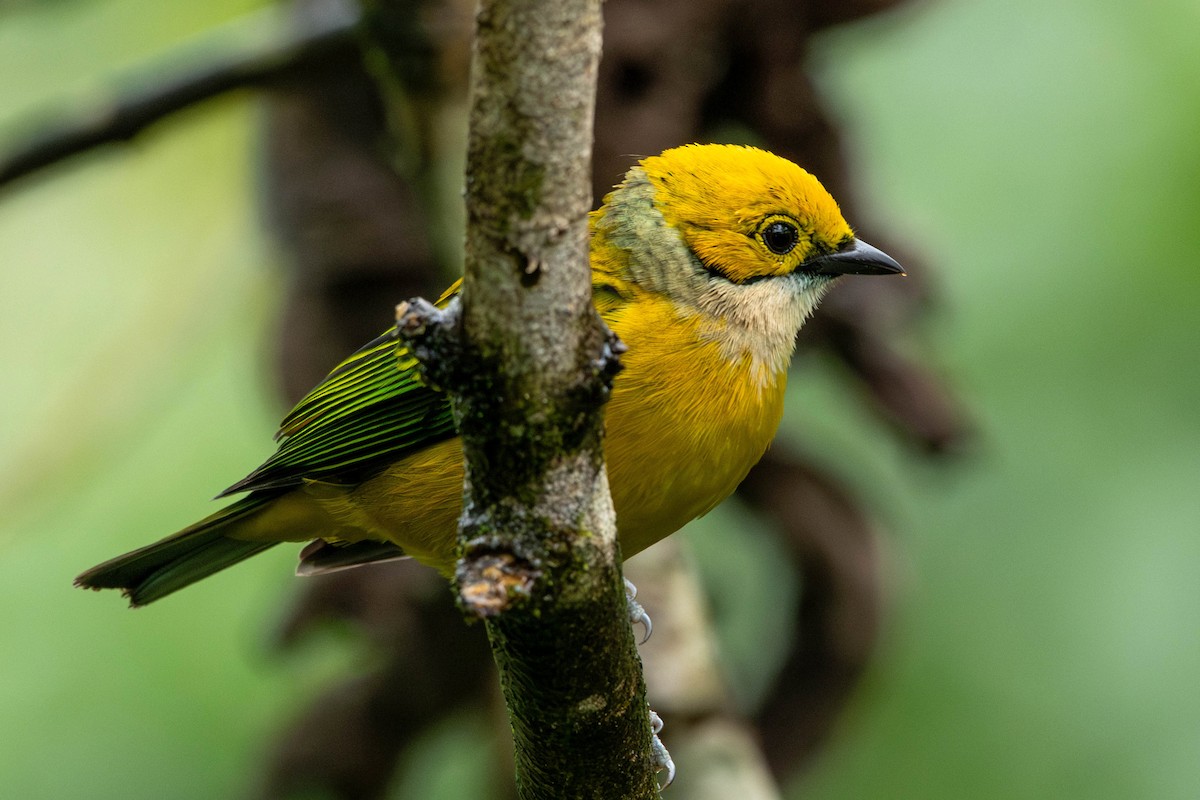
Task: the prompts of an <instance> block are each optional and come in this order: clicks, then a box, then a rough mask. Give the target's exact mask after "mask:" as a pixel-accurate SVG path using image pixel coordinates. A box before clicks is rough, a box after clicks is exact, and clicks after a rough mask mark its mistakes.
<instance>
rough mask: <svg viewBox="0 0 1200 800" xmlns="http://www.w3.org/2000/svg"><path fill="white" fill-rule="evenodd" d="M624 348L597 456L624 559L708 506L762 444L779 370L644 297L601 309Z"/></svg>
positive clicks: (780, 389)
mask: <svg viewBox="0 0 1200 800" xmlns="http://www.w3.org/2000/svg"><path fill="white" fill-rule="evenodd" d="M605 317H606V319H607V321H608V323H609V325H610V326H611V327H612V328H613V330H614V331H615V332H616V333H617V335H618V336H620V337H621V339H622V340H623V341H624V342H625V343H626V344H628V345H629V351H628V352H627V353H626V354H625V355H624V356H623V363H624V365H625V369H624V371H623V372H622V373H621V374H620V375H619V376H618V378H617V381H616V385H615V386H614V388H613V395H612V399H611V400H610V402H609V404H608V409H607V411H606V416H605V429H606V434H607V435H606V440H605V458H606V462H607V465H608V474H609V485H610V486H611V487H612V495H613V504H614V506H615V508H616V512H617V528H618V530H619V533H620V538H621V551H622V553H623V555H624V556H625V557H629V556H631V555H633V554H635V553H637V552H639V551H641V550H643V549H645V548H646V547H648V546H649V545H651V544H653V543H654V542H656V541H658V540H659V539H661V538H663V537H664V536H667V535H668V534H670V533H673V532H674V531H676V530H678V529H679V528H681V527H682V526H683V525H685V524H687V523H688V522H689V521H691V520H692V519H695V518H696V517H698V516H700V515H702V514H704V513H707V512H708V511H710V510H711V509H712V508H713V507H714V506H715V505H717V504H718V503H720V502H721V501H722V500H724V499H725V498H726V497H727V496H728V495H729V494H730V493H731V492H732V491H733V490H734V489H735V488H736V487H737V485H738V484H739V483H740V482H741V481H742V479H743V478H744V477H745V476H746V473H747V472H749V470H750V468H751V467H752V466H753V465H754V464H755V462H757V461H758V459H759V458H760V457H761V456H762V454H763V452H764V451H765V450H766V448H767V446H768V445H769V444H770V442H771V439H772V437H773V436H774V434H775V429H776V428H777V427H778V425H779V420H780V417H781V415H782V413H783V394H784V388H785V385H786V381H787V374H786V372H784V371H779V372H777V373H775V374H773V375H771V376H769V377H768V378H767V379H766V380H764V379H763V376H761V375H760V374H758V373H759V370H760V365H757V364H756V363H754V360H753V359H752V358H751V357H750V356H749V355H745V356H741V357H738V358H735V359H730V358H729V356H728V354H727V348H725V347H723V345H722V343H721V342H719V341H715V340H713V339H712V338H711V337H708V336H704V335H702V332H701V326H702V321H701V319H700V318H699V317H696V316H690V317H689V316H688V315H686V314H684V313H683V312H681V310H680V309H678V308H677V307H675V306H674V305H673V304H672V303H671V302H670V301H668V300H665V299H661V298H655V297H643V298H641V299H639V300H638V302H637V303H636V304H630V305H628V306H625V307H624V308H621V309H617V310H615V311H613V312H611V313H608V314H605Z"/></svg>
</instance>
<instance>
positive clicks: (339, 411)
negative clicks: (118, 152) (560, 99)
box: [76, 145, 903, 606]
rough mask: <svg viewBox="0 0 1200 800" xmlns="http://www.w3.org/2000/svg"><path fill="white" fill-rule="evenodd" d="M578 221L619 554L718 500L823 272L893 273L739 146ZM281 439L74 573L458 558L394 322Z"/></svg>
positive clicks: (762, 432) (670, 168)
mask: <svg viewBox="0 0 1200 800" xmlns="http://www.w3.org/2000/svg"><path fill="white" fill-rule="evenodd" d="M590 229H591V267H592V286H593V292H594V299H595V303H596V308H597V309H598V310H599V312H600V315H601V316H602V317H603V318H604V321H605V322H607V323H608V325H609V327H611V328H612V330H613V331H614V332H616V334H617V335H618V336H620V337H621V339H622V340H623V341H624V342H625V343H626V344H627V345H628V347H629V349H628V352H627V353H626V354H625V355H624V356H623V358H622V361H623V363H624V367H625V368H624V370H623V371H622V372H621V373H620V374H619V375H618V376H617V378H616V381H615V384H614V386H613V392H612V396H611V399H610V401H609V405H608V408H607V410H606V413H605V418H606V423H605V425H606V439H605V454H606V459H607V465H608V475H609V483H610V486H611V489H612V497H613V505H614V507H615V509H616V515H617V529H618V534H619V537H620V540H621V551H622V553H623V554H624V556H625V557H629V556H632V555H634V554H635V553H638V552H639V551H641V550H643V549H645V548H646V547H648V546H649V545H651V544H653V543H654V542H656V541H658V540H659V539H661V538H663V537H664V536H667V535H668V534H671V533H673V532H674V531H676V530H678V529H679V528H681V527H682V526H683V525H684V524H686V523H687V522H689V521H690V520H692V519H695V518H696V517H698V516H700V515H702V514H704V513H706V512H708V511H709V510H711V509H712V508H713V507H714V506H716V505H717V504H718V503H720V502H721V501H722V500H724V499H725V498H726V497H727V496H728V495H729V494H730V493H731V492H732V491H733V490H734V488H735V487H736V486H737V485H738V483H740V482H741V480H742V479H743V478H744V477H745V476H746V473H747V472H748V471H749V470H750V468H751V467H752V466H753V465H754V463H755V462H757V461H758V459H759V458H760V457H761V456H762V454H763V452H764V451H765V450H766V449H767V446H768V445H769V444H770V442H771V439H772V438H773V437H774V435H775V429H776V427H777V426H778V425H779V420H780V417H781V416H782V414H783V395H784V386H785V384H786V382H787V369H788V363H789V361H790V360H791V355H792V349H793V345H794V341H795V337H796V332H797V331H798V330H799V329H800V326H801V325H802V324H803V323H804V320H805V319H806V318H807V317H808V316H809V315H810V314H811V313H812V312H813V309H814V308H815V307H816V305H817V302H818V301H819V300H820V299H821V296H822V295H823V294H824V293H825V291H826V290H827V289H828V288H829V287H830V286H831V285H832V284H833V282H834V281H835V280H836V278H837V277H838V276H839V275H844V274H856V275H883V274H903V270H902V269H901V267H900V265H899V264H897V263H896V262H895V261H894V260H893V259H891V258H890V257H889V256H887V255H886V254H884V253H882V252H881V251H879V250H877V249H875V248H874V247H871V246H870V245H868V244H867V243H865V242H863V241H862V240H861V239H858V238H856V237H855V235H854V232H853V231H852V230H851V229H850V226H849V225H848V224H847V223H846V221H845V220H844V219H843V218H842V215H841V212H840V211H839V209H838V206H837V203H836V202H835V201H834V199H833V198H832V197H831V196H830V195H829V193H828V192H826V191H825V189H824V188H823V187H822V186H821V184H820V183H819V182H818V181H817V179H816V178H814V177H813V176H812V175H810V174H808V173H807V172H805V171H804V170H803V169H801V168H800V167H798V166H796V165H795V164H793V163H792V162H790V161H787V160H786V159H783V158H780V157H778V156H775V155H773V154H771V153H768V152H765V151H763V150H759V149H756V148H752V147H740V146H733V145H686V146H684V147H678V148H675V149H672V150H667V151H666V152H664V153H663V154H662V155H659V156H653V157H650V158H646V159H644V160H643V161H641V162H640V163H639V164H638V165H636V166H634V167H633V168H632V169H630V170H629V172H628V173H627V174H626V176H625V180H624V181H623V182H622V183H621V184H620V185H619V186H618V187H617V188H615V189H614V190H613V191H612V192H611V193H609V195H608V196H607V197H606V198H605V199H604V204H603V205H602V206H601V208H600V209H599V210H597V211H595V212H593V213H592V216H591V225H590ZM457 290H458V285H457V284H455V286H453V287H451V289H450V290H449V291H448V292H447V293H446V294H445V295H443V297H442V302H446V301H448V300H449V298H450V297H452V296H453V295H454V294H455V293H456V292H457ZM277 438H278V439H279V440H280V445H279V448H278V450H277V452H276V453H275V454H274V455H273V456H271V458H269V459H268V460H267V461H266V463H264V464H263V465H262V466H261V467H259V468H258V469H257V470H255V471H254V472H253V473H251V474H250V475H249V476H248V477H246V478H244V479H243V480H241V481H239V482H238V483H236V484H234V485H233V486H232V487H230V488H229V489H228V490H226V492H225V493H224V494H234V493H240V492H246V493H247V494H246V496H245V497H243V498H242V499H240V500H238V501H237V502H234V503H233V504H231V505H229V506H227V507H225V508H223V509H221V510H220V511H217V512H216V513H214V514H212V515H211V516H209V517H207V518H205V519H203V520H201V521H200V522H197V523H195V524H194V525H191V526H190V527H187V528H185V529H183V530H182V531H180V532H178V533H176V534H174V535H172V536H169V537H167V538H166V539H163V540H162V541H159V542H157V543H155V544H151V545H148V546H146V547H143V548H141V549H139V550H135V551H133V552H131V553H127V554H125V555H122V556H118V557H117V558H114V559H112V560H111V561H107V562H105V563H103V564H100V565H99V566H96V567H93V568H92V569H90V570H88V571H87V572H85V573H83V574H82V575H80V576H79V578H78V579H76V584H77V585H79V586H84V587H89V588H94V589H102V588H116V589H121V590H123V592H124V593H125V594H126V596H128V598H129V599H130V602H131V603H132V605H135V606H137V605H144V604H145V603H149V602H152V601H154V600H157V599H159V598H161V597H164V596H166V595H168V594H170V593H172V592H174V591H176V590H178V589H182V588H183V587H185V586H188V585H189V584H191V583H194V582H195V581H198V580H200V579H201V578H205V577H207V576H209V575H211V574H213V573H214V572H217V571H218V570H221V569H224V568H225V567H228V566H231V565H233V564H236V563H237V562H239V561H242V560H243V559H245V558H248V557H250V556H252V555H254V554H256V553H259V552H261V551H263V550H265V549H267V548H269V547H272V546H273V545H276V544H278V543H280V542H302V541H310V540H314V541H312V543H311V544H310V545H309V546H308V547H306V548H304V550H303V551H302V553H301V561H300V567H299V568H298V572H299V573H300V574H313V573H318V572H323V571H329V570H332V569H340V568H344V567H348V566H354V565H357V564H363V563H368V562H372V561H380V560H385V559H389V558H397V557H403V556H411V557H413V558H416V559H417V560H418V561H421V562H423V563H425V564H428V565H430V566H432V567H434V568H436V569H438V570H440V571H441V572H442V573H443V574H447V575H449V574H451V573H452V572H453V567H454V557H455V536H456V528H457V520H458V516H459V512H460V510H461V498H462V482H463V465H462V449H461V445H460V442H459V439H458V438H457V436H456V435H455V432H454V427H453V423H452V421H451V417H450V408H449V403H448V401H447V399H446V397H445V396H444V395H443V394H441V393H440V392H437V391H436V390H434V389H431V388H429V387H427V386H425V385H424V384H422V383H421V382H420V379H419V378H418V375H417V371H416V362H415V360H414V359H413V357H412V356H411V354H410V353H408V352H407V351H406V350H405V349H403V348H402V347H399V348H398V345H397V340H396V338H395V334H394V332H393V333H389V334H385V335H384V336H381V337H380V338H378V339H376V340H375V341H373V342H371V343H369V344H368V345H366V346H365V347H363V348H362V349H361V350H359V351H358V352H357V353H355V354H354V355H352V356H350V357H349V358H348V359H347V360H346V361H344V362H343V363H342V364H340V365H339V366H338V367H337V368H336V369H334V370H333V372H331V373H330V374H329V376H328V377H327V378H326V379H325V380H324V381H323V382H322V383H321V384H320V385H318V386H317V387H316V388H315V389H313V390H312V392H310V393H309V394H308V395H307V396H306V397H305V398H304V399H303V400H301V401H300V402H299V404H297V406H296V407H295V408H294V409H293V410H292V411H291V413H289V414H288V415H287V417H286V418H285V419H284V420H283V423H282V426H281V428H280V430H279V433H278V435H277Z"/></svg>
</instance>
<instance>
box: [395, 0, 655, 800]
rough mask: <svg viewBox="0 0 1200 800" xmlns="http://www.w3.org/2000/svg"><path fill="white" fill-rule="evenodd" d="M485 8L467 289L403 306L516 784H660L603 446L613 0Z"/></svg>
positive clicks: (580, 789)
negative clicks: (595, 144)
mask: <svg viewBox="0 0 1200 800" xmlns="http://www.w3.org/2000/svg"><path fill="white" fill-rule="evenodd" d="M476 26H477V27H476V40H475V52H474V63H473V67H472V88H471V92H472V100H471V103H472V107H471V118H470V137H469V147H468V156H467V218H468V231H467V241H466V273H465V279H464V285H463V291H462V295H461V305H459V304H458V303H457V302H456V303H455V304H453V305H452V306H451V307H450V308H448V309H446V310H445V311H441V310H439V309H436V308H434V307H433V306H431V305H430V304H428V303H425V302H423V301H413V302H410V303H408V304H404V305H403V306H402V307H401V309H400V312H399V315H398V325H399V328H400V331H401V335H402V337H404V338H405V340H406V341H407V342H408V343H409V345H410V346H411V347H412V348H413V352H414V353H415V354H416V355H417V356H418V358H420V359H421V361H422V363H423V365H424V368H425V370H426V375H427V377H428V379H429V380H430V381H432V382H433V383H435V384H437V385H439V386H441V387H442V388H443V389H445V390H446V391H447V392H449V393H450V395H451V396H452V397H453V402H454V407H455V413H456V417H457V421H458V425H459V430H460V432H461V434H462V440H463V450H464V453H465V457H466V466H467V470H466V471H467V481H466V487H465V500H464V511H463V516H462V520H461V526H460V532H459V546H460V560H459V562H458V570H457V585H458V589H459V593H460V601H461V604H462V606H463V608H464V609H465V610H466V612H467V613H468V614H469V615H474V616H477V617H480V618H483V619H484V620H485V622H486V625H487V628H488V633H489V638H490V640H491V644H492V649H493V654H494V656H495V659H496V663H497V665H498V666H499V668H500V675H501V684H502V687H503V690H504V696H505V700H506V702H507V704H508V709H509V715H510V719H511V722H512V728H513V736H514V741H515V745H516V762H517V786H518V792H519V795H520V797H521V798H522V799H523V800H534V799H535V798H536V799H538V800H540V799H541V798H554V799H555V800H562V798H577V797H578V798H584V797H587V798H592V797H595V798H600V797H604V798H611V797H623V798H647V797H656V796H657V788H656V783H655V778H654V770H653V766H652V761H651V750H650V742H651V739H650V724H649V718H648V715H647V708H646V702H645V687H644V685H643V682H642V676H641V669H640V664H639V661H638V658H637V651H636V647H635V645H634V640H633V634H632V631H631V629H630V625H629V622H628V615H627V612H626V603H625V598H624V592H623V589H622V581H621V572H620V550H619V546H618V544H617V539H616V530H615V525H614V521H615V520H614V515H613V510H612V502H611V499H610V498H609V493H608V483H607V478H606V476H605V471H604V462H603V454H602V449H601V445H602V438H603V418H602V410H603V403H604V400H605V399H606V398H607V395H608V391H609V389H610V388H611V382H612V378H613V376H614V375H615V374H616V372H617V370H618V369H619V366H618V364H617V356H618V354H619V352H620V350H621V349H622V348H621V345H620V344H619V343H618V342H617V341H616V339H615V337H613V335H612V334H611V333H610V332H609V331H608V330H607V329H606V328H605V326H604V324H603V323H602V322H601V320H600V319H599V317H598V315H597V314H596V312H595V309H594V307H593V305H592V300H591V278H590V270H589V267H588V252H587V212H588V209H589V208H590V205H591V197H590V194H591V191H590V159H591V141H592V118H593V108H594V101H595V86H596V75H597V65H598V62H599V55H600V3H599V0H484V1H483V2H482V4H481V6H480V9H479V12H478V15H477V18H476Z"/></svg>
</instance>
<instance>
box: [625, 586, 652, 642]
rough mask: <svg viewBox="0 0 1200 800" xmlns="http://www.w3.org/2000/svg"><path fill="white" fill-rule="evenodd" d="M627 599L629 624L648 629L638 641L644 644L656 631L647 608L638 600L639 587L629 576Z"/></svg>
mask: <svg viewBox="0 0 1200 800" xmlns="http://www.w3.org/2000/svg"><path fill="white" fill-rule="evenodd" d="M625 599H626V601H627V602H628V604H629V624H630V625H641V626H643V627H644V628H645V629H646V635H645V636H643V637H642V640H641V641H640V642H638V644H639V645H643V644H645V643H646V642H648V641H650V634H651V633H653V632H654V623H653V622H652V621H651V620H650V615H649V614H647V613H646V609H644V608H642V604H641V603H639V602H638V601H637V587H636V586H634V585H633V582H632V581H630V580H629V579H628V578H626V579H625Z"/></svg>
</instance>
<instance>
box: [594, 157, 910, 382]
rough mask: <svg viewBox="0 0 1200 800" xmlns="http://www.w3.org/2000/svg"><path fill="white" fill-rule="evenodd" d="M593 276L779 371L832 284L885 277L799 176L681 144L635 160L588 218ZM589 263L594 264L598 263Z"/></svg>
mask: <svg viewBox="0 0 1200 800" xmlns="http://www.w3.org/2000/svg"><path fill="white" fill-rule="evenodd" d="M592 233H593V240H592V252H593V268H594V270H595V271H596V273H597V274H596V280H597V282H598V284H600V285H606V286H608V287H610V288H611V289H612V290H613V291H614V292H616V293H617V294H618V295H623V294H630V293H632V292H634V291H648V292H651V293H653V294H656V295H659V296H661V297H665V298H667V299H669V300H670V301H671V302H672V304H673V305H674V306H675V307H676V308H678V309H679V310H680V313H682V314H685V315H693V316H697V317H698V318H700V319H701V321H702V323H703V329H704V330H705V331H706V334H705V335H706V336H708V338H712V339H716V340H719V341H720V342H721V343H722V345H725V346H726V349H727V350H728V351H729V355H730V357H731V358H734V359H737V358H741V357H742V356H744V355H747V354H748V355H750V356H751V357H752V358H753V359H754V360H756V361H758V362H760V363H763V364H764V366H768V367H769V368H770V369H771V370H779V369H782V368H783V367H785V366H786V364H787V360H788V359H789V358H790V356H791V351H792V343H793V339H794V337H795V334H796V331H797V330H799V328H800V325H801V324H802V323H803V322H804V319H805V318H806V317H807V316H808V315H809V314H810V313H811V312H812V310H813V309H814V308H815V307H816V304H817V302H818V301H819V300H820V298H821V296H822V295H823V294H824V292H825V290H826V289H827V288H828V287H829V285H830V284H831V283H832V281H833V279H834V278H836V277H837V276H839V275H844V274H850V273H853V274H895V273H901V272H902V270H901V268H900V265H899V264H897V263H896V262H895V261H893V260H892V259H891V258H889V257H888V256H887V255H885V254H884V253H882V252H880V251H879V250H876V249H875V248H874V247H871V246H870V245H868V244H866V243H865V242H862V241H861V240H859V239H857V238H856V237H855V235H854V231H853V230H851V228H850V226H849V224H847V223H846V220H845V219H844V218H843V217H842V214H841V211H840V210H839V209H838V205H837V202H836V201H835V200H834V199H833V198H832V197H831V196H830V194H829V192H827V191H825V188H824V187H823V186H821V184H820V182H819V181H817V179H816V178H814V177H813V176H812V175H810V174H809V173H807V172H805V171H804V170H803V169H801V168H800V167H798V166H796V165H795V164H793V163H792V162H790V161H788V160H787V159H784V158H780V157H779V156H776V155H773V154H772V153H768V152H766V151H764V150H759V149H757V148H754V147H742V146H737V145H720V144H707V145H698V144H693V145H685V146H683V147H676V148H674V149H671V150H667V151H665V152H663V153H662V154H661V155H658V156H652V157H650V158H646V159H643V160H642V161H641V163H639V164H638V165H637V166H635V167H633V168H632V169H631V170H629V172H628V173H627V174H626V176H625V180H624V181H623V182H622V183H621V185H620V186H618V187H617V188H616V189H614V190H613V191H612V192H611V193H610V194H609V195H608V196H607V197H606V198H605V201H604V205H603V207H601V208H600V210H599V211H597V212H595V214H594V215H593V217H592ZM597 254H599V257H597Z"/></svg>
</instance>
